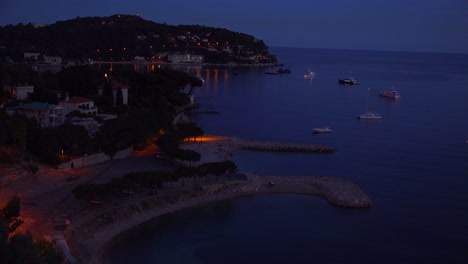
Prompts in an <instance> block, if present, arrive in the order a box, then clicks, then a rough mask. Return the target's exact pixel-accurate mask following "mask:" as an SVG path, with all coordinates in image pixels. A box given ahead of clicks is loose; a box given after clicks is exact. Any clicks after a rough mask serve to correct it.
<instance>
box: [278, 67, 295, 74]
mask: <svg viewBox="0 0 468 264" xmlns="http://www.w3.org/2000/svg"><path fill="white" fill-rule="evenodd" d="M276 72H277V73H291V69H290V68H289V67H287V68H283V67H281V68H279V69H278V70H277V71H276Z"/></svg>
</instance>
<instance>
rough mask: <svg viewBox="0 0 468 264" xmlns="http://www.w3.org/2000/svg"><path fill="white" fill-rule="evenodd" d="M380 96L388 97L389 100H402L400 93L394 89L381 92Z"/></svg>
mask: <svg viewBox="0 0 468 264" xmlns="http://www.w3.org/2000/svg"><path fill="white" fill-rule="evenodd" d="M380 96H382V97H387V98H393V99H398V98H400V93H399V92H397V91H395V89H394V88H392V89H387V90H383V91H381V92H380Z"/></svg>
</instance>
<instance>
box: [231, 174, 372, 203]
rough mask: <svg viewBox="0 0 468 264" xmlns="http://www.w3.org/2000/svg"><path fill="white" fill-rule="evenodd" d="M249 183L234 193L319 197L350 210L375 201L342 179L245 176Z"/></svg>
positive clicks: (357, 187) (356, 186) (350, 182)
mask: <svg viewBox="0 0 468 264" xmlns="http://www.w3.org/2000/svg"><path fill="white" fill-rule="evenodd" d="M246 175H247V181H248V182H249V184H247V185H244V186H242V187H239V188H238V189H236V190H233V191H234V192H241V193H246V194H248V193H251V194H255V193H294V194H309V195H317V196H321V197H323V198H325V199H326V200H327V201H329V202H330V203H332V204H334V205H337V206H340V207H347V208H366V207H371V206H372V200H371V199H370V198H369V197H368V196H367V195H366V194H365V193H364V192H363V191H362V190H361V188H360V187H359V186H358V185H356V184H355V183H353V182H352V181H350V180H347V179H344V178H339V177H328V176H327V177H325V176H322V177H315V176H260V175H255V174H251V173H250V174H246Z"/></svg>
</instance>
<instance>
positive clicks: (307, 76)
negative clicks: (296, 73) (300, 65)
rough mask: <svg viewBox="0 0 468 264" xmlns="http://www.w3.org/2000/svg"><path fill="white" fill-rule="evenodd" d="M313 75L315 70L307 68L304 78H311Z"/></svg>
mask: <svg viewBox="0 0 468 264" xmlns="http://www.w3.org/2000/svg"><path fill="white" fill-rule="evenodd" d="M314 77H315V72H313V71H311V70H310V69H309V70H307V72H306V74H304V79H306V80H312V79H313V78H314Z"/></svg>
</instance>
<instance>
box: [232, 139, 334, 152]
mask: <svg viewBox="0 0 468 264" xmlns="http://www.w3.org/2000/svg"><path fill="white" fill-rule="evenodd" d="M231 144H232V145H234V146H235V147H237V148H239V149H244V150H253V151H271V152H305V153H334V152H336V149H335V148H333V147H329V146H320V145H310V144H294V143H281V142H266V141H251V140H246V139H241V138H232V139H231Z"/></svg>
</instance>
